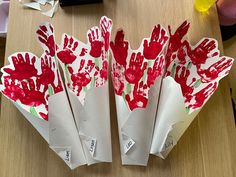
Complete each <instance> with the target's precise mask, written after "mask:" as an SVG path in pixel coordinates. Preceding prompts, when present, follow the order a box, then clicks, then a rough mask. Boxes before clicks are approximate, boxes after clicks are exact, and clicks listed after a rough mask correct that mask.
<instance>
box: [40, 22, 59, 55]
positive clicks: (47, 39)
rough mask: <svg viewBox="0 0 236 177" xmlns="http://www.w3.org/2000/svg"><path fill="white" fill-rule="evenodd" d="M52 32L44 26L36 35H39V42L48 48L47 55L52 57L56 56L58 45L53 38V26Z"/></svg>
mask: <svg viewBox="0 0 236 177" xmlns="http://www.w3.org/2000/svg"><path fill="white" fill-rule="evenodd" d="M50 30H51V31H48V29H47V27H46V26H44V25H42V26H40V27H39V29H38V30H37V31H36V33H37V34H38V35H39V36H38V39H39V41H40V42H41V43H42V44H44V45H45V46H46V47H47V50H46V53H47V54H49V55H50V56H55V47H56V45H55V39H54V36H53V28H52V26H50ZM49 34H50V35H49Z"/></svg>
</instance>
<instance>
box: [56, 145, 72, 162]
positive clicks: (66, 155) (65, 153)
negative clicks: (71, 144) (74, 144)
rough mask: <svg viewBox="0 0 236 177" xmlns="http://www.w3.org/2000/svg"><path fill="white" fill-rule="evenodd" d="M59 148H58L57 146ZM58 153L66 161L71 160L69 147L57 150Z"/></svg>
mask: <svg viewBox="0 0 236 177" xmlns="http://www.w3.org/2000/svg"><path fill="white" fill-rule="evenodd" d="M58 149H59V148H58ZM58 155H59V156H60V157H61V158H62V159H63V160H64V161H65V162H66V163H70V162H71V149H70V148H67V149H60V150H59V152H58Z"/></svg>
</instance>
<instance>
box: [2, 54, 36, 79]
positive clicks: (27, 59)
mask: <svg viewBox="0 0 236 177" xmlns="http://www.w3.org/2000/svg"><path fill="white" fill-rule="evenodd" d="M30 55H31V56H30ZM35 61H36V57H35V56H34V55H32V54H31V53H28V52H25V53H18V54H14V55H12V56H10V63H12V64H13V66H14V69H12V68H10V67H3V69H2V70H3V71H4V72H6V73H7V74H9V75H11V78H12V79H17V80H23V79H29V78H30V77H33V76H36V75H37V69H36V68H35V66H34V65H35Z"/></svg>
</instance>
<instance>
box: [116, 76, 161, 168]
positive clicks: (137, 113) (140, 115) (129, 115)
mask: <svg viewBox="0 0 236 177" xmlns="http://www.w3.org/2000/svg"><path fill="white" fill-rule="evenodd" d="M160 83H161V79H160V78H159V79H157V81H156V82H155V84H154V85H153V86H151V89H150V92H149V97H148V98H149V101H148V105H147V107H146V108H137V109H135V110H134V111H132V112H131V111H130V110H129V108H128V106H127V105H126V103H125V102H124V99H123V98H122V97H121V96H117V95H116V109H117V120H118V127H119V138H120V149H121V158H122V164H123V165H141V166H146V165H147V162H148V157H149V151H150V147H151V141H152V133H153V127H154V121H155V114H156V107H157V101H158V95H159V89H160Z"/></svg>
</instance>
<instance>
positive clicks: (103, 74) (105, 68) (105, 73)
mask: <svg viewBox="0 0 236 177" xmlns="http://www.w3.org/2000/svg"><path fill="white" fill-rule="evenodd" d="M100 77H101V78H102V79H104V80H105V81H106V80H107V79H108V62H107V61H104V62H103V63H102V69H101V70H100Z"/></svg>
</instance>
